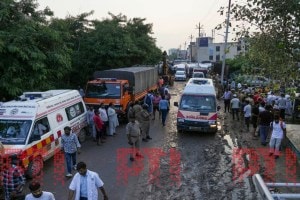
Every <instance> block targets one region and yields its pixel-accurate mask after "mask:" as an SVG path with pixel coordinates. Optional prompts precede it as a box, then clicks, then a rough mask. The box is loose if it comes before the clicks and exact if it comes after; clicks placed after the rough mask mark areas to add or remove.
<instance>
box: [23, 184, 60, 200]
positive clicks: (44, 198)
mask: <svg viewBox="0 0 300 200" xmlns="http://www.w3.org/2000/svg"><path fill="white" fill-rule="evenodd" d="M29 190H30V192H31V194H27V195H26V197H25V200H55V198H54V195H53V194H52V193H51V192H45V191H42V189H41V184H40V183H39V182H37V181H32V182H31V183H30V184H29Z"/></svg>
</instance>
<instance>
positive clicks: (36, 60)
mask: <svg viewBox="0 0 300 200" xmlns="http://www.w3.org/2000/svg"><path fill="white" fill-rule="evenodd" d="M0 6H1V8H0V10H1V12H0V30H1V31H0V72H1V74H2V76H1V78H0V89H1V91H2V92H3V93H4V94H6V95H8V96H16V95H19V94H21V93H22V92H23V91H27V90H45V89H49V88H55V86H56V84H57V83H58V81H57V80H60V79H61V78H62V77H63V76H64V74H65V72H66V71H67V70H68V69H69V68H70V61H71V60H70V56H69V54H68V53H69V49H68V48H66V46H65V44H64V42H63V41H62V40H61V38H60V37H59V34H58V33H57V32H55V31H53V30H52V29H50V28H48V27H47V21H46V17H47V16H51V15H52V12H51V11H50V10H49V9H48V8H46V9H45V10H44V11H36V8H37V4H36V3H35V1H34V0H21V1H13V0H5V1H1V3H0Z"/></svg>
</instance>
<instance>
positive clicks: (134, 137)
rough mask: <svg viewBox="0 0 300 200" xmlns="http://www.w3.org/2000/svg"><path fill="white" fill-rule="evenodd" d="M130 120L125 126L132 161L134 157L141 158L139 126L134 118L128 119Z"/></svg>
mask: <svg viewBox="0 0 300 200" xmlns="http://www.w3.org/2000/svg"><path fill="white" fill-rule="evenodd" d="M130 120H131V121H130V122H128V124H127V125H126V135H127V139H128V143H129V144H130V145H132V151H131V153H130V160H131V161H134V158H135V156H137V157H142V155H141V154H140V143H141V126H140V123H139V122H138V121H137V120H135V118H130Z"/></svg>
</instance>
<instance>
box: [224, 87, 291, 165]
mask: <svg viewBox="0 0 300 200" xmlns="http://www.w3.org/2000/svg"><path fill="white" fill-rule="evenodd" d="M263 92H265V91H263V90H262V89H261V88H249V87H247V86H246V85H244V86H243V87H242V86H240V87H236V86H235V84H231V85H228V86H227V87H226V88H225V92H224V93H223V95H222V99H223V101H224V113H230V114H229V115H231V118H232V120H234V121H240V120H241V121H243V127H244V128H245V130H246V132H248V133H251V134H252V137H253V139H254V140H258V139H260V143H261V145H263V146H267V144H269V148H270V149H269V153H270V156H274V157H275V159H277V158H279V155H280V149H281V148H282V147H283V145H284V144H283V143H285V142H286V141H285V140H286V123H285V119H286V116H290V115H292V102H291V99H290V96H289V95H286V94H284V93H279V94H274V92H272V91H268V92H267V93H263ZM268 140H269V142H268Z"/></svg>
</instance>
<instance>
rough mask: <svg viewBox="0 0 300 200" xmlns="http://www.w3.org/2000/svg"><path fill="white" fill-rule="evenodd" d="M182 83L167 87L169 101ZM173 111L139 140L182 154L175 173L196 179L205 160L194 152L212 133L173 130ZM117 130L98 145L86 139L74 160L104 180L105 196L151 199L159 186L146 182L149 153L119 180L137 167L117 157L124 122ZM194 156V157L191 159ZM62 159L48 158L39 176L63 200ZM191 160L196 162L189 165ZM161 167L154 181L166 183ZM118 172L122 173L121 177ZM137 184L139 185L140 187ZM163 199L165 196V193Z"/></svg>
mask: <svg viewBox="0 0 300 200" xmlns="http://www.w3.org/2000/svg"><path fill="white" fill-rule="evenodd" d="M184 85H185V83H184V82H176V83H175V86H174V87H173V88H171V89H170V93H171V95H172V99H171V104H173V102H174V101H178V100H179V97H180V91H181V90H182V88H183V87H184ZM176 114H177V108H176V107H174V106H171V110H170V113H169V116H168V119H167V126H165V127H163V126H162V124H161V122H160V121H159V120H158V119H156V120H155V121H152V122H151V131H150V132H151V137H152V138H153V139H152V140H151V141H149V142H148V143H144V142H143V143H142V145H143V146H142V147H143V148H144V150H145V151H146V150H149V149H151V148H152V149H153V148H155V149H156V150H158V149H161V150H162V151H164V152H165V153H166V154H167V156H170V154H169V152H170V150H171V149H178V150H180V151H179V152H180V154H181V153H182V155H181V157H180V159H181V160H179V161H177V163H178V164H179V165H180V166H179V173H182V172H183V173H182V174H180V176H181V178H182V179H181V180H182V181H184V182H185V181H189V180H190V179H191V178H190V176H191V177H194V178H197V174H199V170H200V171H201V167H200V165H199V163H203V164H205V162H203V161H204V159H205V158H203V154H201V153H200V154H199V155H198V153H199V152H202V151H203V149H204V148H206V147H207V146H209V145H213V144H214V141H215V136H214V135H207V134H178V133H177V131H176ZM117 132H118V135H117V136H116V137H109V138H108V139H107V142H106V143H105V144H103V145H101V146H96V144H95V143H94V142H93V141H91V140H87V141H86V142H85V143H84V144H83V145H82V153H81V154H80V155H79V156H78V161H84V162H86V163H87V166H88V168H89V169H90V170H93V171H96V172H98V173H99V175H100V177H101V178H102V180H103V181H104V183H105V186H104V187H105V189H106V191H107V194H108V196H109V199H112V200H123V199H124V200H126V199H154V197H151V195H150V196H149V194H147V193H152V192H154V191H155V192H156V193H157V190H160V189H159V188H156V187H152V186H153V185H151V184H148V183H149V181H151V180H150V179H151V177H149V176H148V175H149V166H153V164H149V156H152V155H149V156H146V157H145V159H144V162H141V163H143V164H144V166H142V168H141V171H140V176H132V175H130V174H129V175H128V177H129V178H128V183H126V182H125V183H124V182H123V184H122V183H121V182H122V181H124V180H125V179H126V178H124V175H126V174H128V173H129V172H128V173H126V172H125V171H126V170H125V169H133V168H134V169H135V170H134V171H135V172H136V171H138V169H139V168H136V167H137V166H136V165H132V163H131V162H130V161H129V159H128V156H127V155H123V156H117V155H118V152H119V153H120V152H122V148H128V147H129V146H128V144H127V139H126V135H125V125H121V126H120V127H118V129H117ZM123 150H124V149H123ZM123 152H124V151H123ZM119 155H120V154H119ZM167 156H166V159H161V163H160V164H161V165H164V162H165V161H166V162H168V161H169V159H170V158H169V157H168V158H167ZM194 159H196V160H195V162H194ZM199 159H200V160H199ZM63 161H64V160H63V157H61V159H59V157H56V158H55V159H50V160H48V161H47V162H46V163H45V168H44V174H43V175H42V176H41V177H42V179H41V180H42V182H43V184H44V189H45V190H48V191H51V192H53V193H54V195H55V196H56V198H57V199H59V200H60V199H67V195H68V186H69V184H70V181H71V179H67V178H65V177H64V175H65V171H64V163H63ZM122 163H123V164H124V165H123V168H120V166H121V165H122ZM135 163H136V162H135ZM193 163H197V164H195V165H194V166H193ZM201 165H202V164H201ZM127 167H128V168H127ZM139 167H141V166H139ZM164 167H165V166H160V168H161V170H162V174H161V175H160V176H161V177H159V176H158V177H156V178H158V179H160V178H161V180H156V181H159V182H160V183H161V184H168V183H167V182H170V181H171V182H172V180H170V177H169V167H170V166H166V169H165V170H166V174H163V173H164V172H163V170H164V169H162V168H164ZM182 170H184V171H182ZM121 175H123V177H122V176H121ZM181 180H180V181H181ZM173 182H174V181H173ZM141 183H142V184H143V186H141ZM180 184H181V183H180ZM154 186H155V185H154ZM187 188H189V187H187ZM168 189H170V188H168ZM161 190H165V189H161ZM172 190H174V188H172ZM175 191H176V190H175ZM100 196H102V195H100ZM155 198H156V197H155ZM165 198H167V197H166V196H165Z"/></svg>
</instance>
